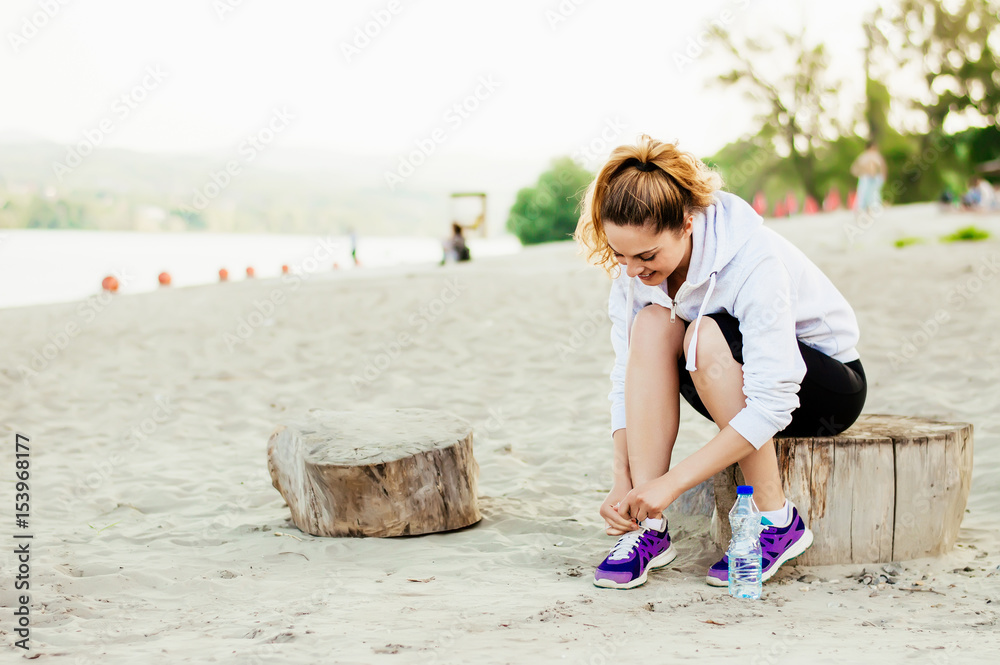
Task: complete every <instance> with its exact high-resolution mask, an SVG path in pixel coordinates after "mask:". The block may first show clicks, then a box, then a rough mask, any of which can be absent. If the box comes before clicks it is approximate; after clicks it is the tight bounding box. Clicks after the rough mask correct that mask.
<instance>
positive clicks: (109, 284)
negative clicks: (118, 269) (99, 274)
mask: <svg viewBox="0 0 1000 665" xmlns="http://www.w3.org/2000/svg"><path fill="white" fill-rule="evenodd" d="M101 288H102V289H104V290H105V291H110V292H111V293H117V292H118V278H117V277H112V276H111V275H108V276H107V277H105V278H104V279H103V280H102V281H101Z"/></svg>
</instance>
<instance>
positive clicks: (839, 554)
mask: <svg viewBox="0 0 1000 665" xmlns="http://www.w3.org/2000/svg"><path fill="white" fill-rule="evenodd" d="M775 448H776V450H777V454H778V468H779V471H780V473H781V480H782V484H783V486H784V488H785V493H786V495H787V496H788V498H789V499H790V500H791V501H792V502H794V503H795V505H796V506H797V507H798V509H799V512H800V513H801V514H802V516H803V517H804V518H805V520H806V524H807V525H808V527H809V528H810V529H811V530H812V532H813V534H814V536H815V541H814V542H813V545H812V547H810V548H809V549H808V550H806V552H805V554H803V555H802V556H800V557H799V558H798V559H796V561H797V562H799V563H802V564H804V565H825V564H834V563H880V562H888V561H903V560H907V559H916V558H919V557H926V556H936V555H939V554H943V553H945V552H948V551H950V550H951V549H952V548H953V547H954V546H955V541H956V539H957V537H958V530H959V527H960V526H961V524H962V516H963V515H964V513H965V505H966V501H967V500H968V498H969V486H970V484H971V481H972V425H970V424H967V423H945V422H938V421H934V420H927V419H924V418H916V417H909V416H888V415H862V416H861V417H860V418H858V420H857V422H856V423H854V425H852V426H851V427H850V429H848V430H847V431H845V432H843V433H841V434H838V435H837V436H830V437H819V438H776V439H775ZM741 484H743V474H742V472H741V471H740V469H739V467H738V465H732V466H730V467H729V468H727V469H725V470H724V471H722V472H720V473H718V474H716V476H715V478H714V490H715V513H716V515H715V519H714V520H713V524H714V533H713V536H714V538H715V541H716V543H717V544H718V545H719V546H720V547H721V548H722V549H723V550H725V549H726V547H728V544H729V538H730V536H731V533H732V532H731V529H730V526H729V510H730V508H732V506H733V503H735V502H736V486H737V485H741Z"/></svg>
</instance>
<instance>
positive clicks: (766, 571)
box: [705, 501, 813, 586]
mask: <svg viewBox="0 0 1000 665" xmlns="http://www.w3.org/2000/svg"><path fill="white" fill-rule="evenodd" d="M788 503H789V507H790V508H791V510H792V521H791V522H790V523H789V524H788V526H786V527H782V528H778V527H776V526H774V525H770V524H769V525H768V526H766V527H765V528H764V530H763V531H761V532H760V558H761V569H762V574H761V581H762V582H766V581H768V580H769V579H771V576H773V575H774V574H775V573H776V572H778V567H779V566H781V564H783V563H785V562H787V561H791V560H792V559H794V558H795V557H797V556H799V555H800V554H802V553H803V552H805V551H806V548H808V547H809V546H810V545H812V543H813V533H812V531H810V530H809V529H807V528H806V523H805V522H804V521H803V520H802V516H801V515H799V509H798V508H796V507H795V504H793V503H792V502H791V501H789V502H788ZM765 521H766V520H765ZM705 581H706V582H708V583H709V584H710V585H712V586H729V558H728V557H727V556H726V555H725V554H723V555H722V559H721V560H720V561H718V562H716V563H715V565H713V566H712V567H711V568H709V569H708V575H707V576H706V577H705Z"/></svg>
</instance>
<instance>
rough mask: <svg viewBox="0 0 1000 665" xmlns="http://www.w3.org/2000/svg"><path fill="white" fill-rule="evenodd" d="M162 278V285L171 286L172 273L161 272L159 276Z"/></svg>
mask: <svg viewBox="0 0 1000 665" xmlns="http://www.w3.org/2000/svg"><path fill="white" fill-rule="evenodd" d="M157 279H159V280H160V286H170V273H169V272H161V273H160V276H159V277H158V278H157Z"/></svg>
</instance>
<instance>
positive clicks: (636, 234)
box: [604, 217, 694, 286]
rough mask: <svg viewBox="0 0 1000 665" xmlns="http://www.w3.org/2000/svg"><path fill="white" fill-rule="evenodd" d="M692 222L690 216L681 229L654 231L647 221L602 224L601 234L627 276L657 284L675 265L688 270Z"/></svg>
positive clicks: (669, 273)
mask: <svg viewBox="0 0 1000 665" xmlns="http://www.w3.org/2000/svg"><path fill="white" fill-rule="evenodd" d="M693 221H694V218H693V217H688V218H687V219H685V220H684V226H683V227H682V228H681V230H680V232H676V231H670V230H667V231H664V232H663V233H659V234H657V233H656V232H654V231H653V230H652V227H651V226H650V225H648V224H646V225H644V226H618V225H617V224H605V225H604V233H605V235H607V237H608V246H610V247H611V251H613V252H614V256H615V258H616V259H618V263H620V264H621V265H622V266H624V269H625V271H626V272H627V273H628V276H629V277H639V279H641V280H642V282H643V284H646V285H648V286H657V285H658V284H660V283H662V282H663V280H665V279H666V278H667V277H669V276H670V275H671V274H672V273H673V272H674V271H675V270H677V269H678V268H682V269H683V272H686V271H687V265H688V262H689V261H690V258H691V257H690V247H691V227H692V223H693Z"/></svg>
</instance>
